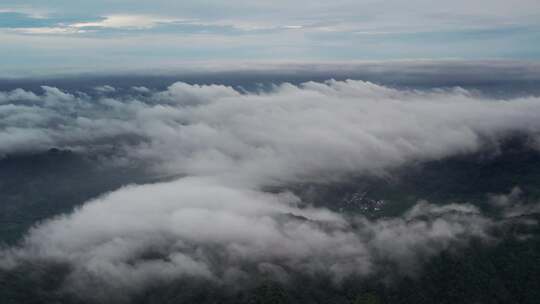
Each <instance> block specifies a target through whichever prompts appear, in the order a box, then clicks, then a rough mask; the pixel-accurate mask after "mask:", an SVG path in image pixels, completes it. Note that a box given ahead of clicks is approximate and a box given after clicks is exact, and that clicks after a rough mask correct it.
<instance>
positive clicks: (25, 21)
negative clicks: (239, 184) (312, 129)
mask: <svg viewBox="0 0 540 304" xmlns="http://www.w3.org/2000/svg"><path fill="white" fill-rule="evenodd" d="M539 29H540V2H539V1H537V0H517V1H511V2H510V1H503V0H475V1H465V0H455V1H428V0H409V1H404V0H390V1H381V0H335V1H322V0H311V1H305V0H299V1H284V0H275V1H246V0H231V1H217V0H205V1H194V0H186V1H166V0H157V1H143V0H135V1H126V0H114V1H111V0H109V1H105V0H95V1H83V2H82V1H71V0H50V1H39V0H22V1H21V0H3V1H2V2H1V3H0V42H1V47H0V58H1V59H0V70H1V73H0V74H1V76H24V75H34V74H41V75H42V74H62V73H70V72H81V71H86V72H88V71H91V72H96V71H127V70H145V69H146V70H156V69H158V70H159V69H175V68H181V67H183V66H197V64H200V63H203V62H204V63H206V64H208V63H209V62H210V63H214V64H217V65H219V64H225V63H227V64H231V63H232V64H234V63H236V62H240V61H241V62H253V63H257V62H276V61H277V62H347V61H366V60H367V61H369V60H405V59H406V60H416V59H426V58H427V59H454V58H458V59H467V60H476V59H512V60H537V59H539V58H540V30H539Z"/></svg>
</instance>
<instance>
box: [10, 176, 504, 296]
mask: <svg viewBox="0 0 540 304" xmlns="http://www.w3.org/2000/svg"><path fill="white" fill-rule="evenodd" d="M296 203H298V199H297V198H296V197H294V196H293V195H291V194H288V193H280V194H269V193H264V192H260V191H252V190H246V189H241V188H234V187H228V186H224V185H222V184H221V183H219V182H216V181H215V180H212V179H206V178H183V179H179V180H176V181H173V182H168V183H161V184H154V185H143V186H129V187H125V188H123V189H121V190H119V191H116V192H113V193H111V194H108V195H106V196H104V197H102V198H99V199H96V200H93V201H91V202H88V203H87V204H85V205H84V206H83V207H81V208H80V209H78V210H76V211H75V212H74V213H73V214H70V215H66V216H60V217H57V218H55V219H52V220H50V221H47V222H45V223H43V224H41V225H39V226H36V227H35V228H34V229H32V230H31V231H30V233H29V234H28V236H27V237H26V238H25V240H24V243H23V244H22V247H20V248H13V249H11V250H9V251H4V252H3V253H2V254H3V256H2V258H1V259H0V261H1V262H0V266H1V267H4V269H9V268H10V267H14V266H15V265H17V264H18V263H19V262H20V261H26V262H30V263H32V262H38V263H39V261H58V262H64V263H69V264H70V265H72V267H73V269H72V271H71V273H70V275H69V278H68V280H67V281H66V282H68V283H67V286H66V289H67V290H77V292H78V293H82V294H85V295H86V293H88V296H89V297H90V298H92V297H93V296H95V293H93V292H92V291H88V289H87V288H86V287H84V286H88V284H89V282H93V284H96V282H97V284H98V285H99V286H100V290H102V292H103V291H105V294H106V295H107V297H108V299H110V298H111V297H113V298H114V295H115V294H117V293H116V292H115V291H117V290H124V292H125V293H126V294H131V293H133V292H135V291H137V290H139V289H143V288H144V287H145V286H148V285H149V284H151V283H152V282H155V281H156V280H157V281H163V280H165V281H170V280H174V279H178V278H182V277H186V276H187V277H190V276H194V277H199V278H200V277H202V278H205V279H208V280H211V281H215V282H218V283H220V284H223V283H224V284H232V283H239V282H242V280H245V279H246V278H249V277H251V276H253V275H262V274H267V273H268V271H270V272H272V269H274V271H275V269H281V271H282V272H283V273H281V276H282V277H284V278H286V277H287V276H288V275H289V274H290V273H289V272H290V271H292V272H296V273H298V272H300V273H305V274H308V275H309V274H316V273H325V274H329V275H331V276H332V278H333V279H334V280H336V281H339V280H341V279H342V278H344V277H346V276H348V275H353V274H354V275H361V276H366V275H369V274H372V273H374V272H377V271H379V269H378V265H379V263H381V262H382V261H384V263H385V265H386V267H389V266H390V265H396V267H397V269H398V270H399V271H403V272H405V273H409V274H410V273H411V272H412V271H414V270H416V268H417V265H418V264H419V263H420V262H421V261H423V260H424V259H426V258H428V257H430V256H432V255H434V254H436V253H438V252H440V251H442V250H444V249H446V248H448V247H449V246H459V245H465V244H467V243H468V241H469V240H470V239H471V238H485V237H486V234H487V233H488V230H489V229H490V228H491V226H492V225H493V223H492V222H491V221H490V220H489V219H487V218H485V217H483V216H482V215H480V214H478V213H476V212H470V210H468V209H467V208H461V207H460V206H459V205H455V207H456V208H453V213H450V212H449V211H448V210H446V211H444V212H436V213H433V212H432V210H429V207H430V206H431V205H429V204H428V203H425V202H424V203H422V206H423V207H422V212H421V213H418V212H417V213H415V214H412V213H411V214H409V215H408V216H407V217H405V218H395V219H382V220H378V221H370V220H367V219H365V218H346V217H344V216H343V215H340V214H336V213H333V212H331V211H328V210H326V209H318V208H309V207H308V208H298V207H296ZM439 211H440V210H439ZM420 215H421V216H424V217H425V216H433V217H432V218H428V219H421V218H420V217H419V216H420ZM96 219H99V221H97V220H96ZM150 254H151V255H150ZM150 256H153V258H151V257H150ZM145 257H146V258H145ZM253 269H255V270H253ZM285 269H287V270H285ZM253 271H255V273H253ZM85 290H86V291H85ZM96 300H98V301H99V300H100V299H96Z"/></svg>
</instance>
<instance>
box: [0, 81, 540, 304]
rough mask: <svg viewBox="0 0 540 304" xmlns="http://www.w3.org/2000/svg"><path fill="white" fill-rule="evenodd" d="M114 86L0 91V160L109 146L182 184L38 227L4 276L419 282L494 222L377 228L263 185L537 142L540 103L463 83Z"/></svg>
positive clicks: (444, 219)
mask: <svg viewBox="0 0 540 304" xmlns="http://www.w3.org/2000/svg"><path fill="white" fill-rule="evenodd" d="M103 88H105V87H101V88H99V89H97V90H98V91H99V97H90V96H88V95H86V94H84V93H77V92H72V93H68V92H63V91H61V90H59V89H57V88H52V87H46V86H44V87H43V93H42V94H35V93H33V92H29V91H24V90H21V89H18V90H14V91H10V92H0V130H1V131H0V153H2V154H9V153H20V152H29V151H36V150H40V149H48V148H50V147H60V148H70V149H75V150H79V151H83V152H92V151H107V153H109V154H108V155H112V156H110V157H111V159H110V161H115V162H117V163H118V164H119V165H126V164H130V163H144V164H148V165H149V169H148V170H149V172H151V173H155V174H175V175H182V176H185V177H183V178H180V179H178V180H175V181H170V182H166V183H159V184H152V185H141V186H128V187H125V188H122V189H120V190H118V191H116V192H113V193H110V194H107V195H105V196H103V197H101V198H98V199H96V200H93V201H91V202H88V203H86V204H85V205H84V206H82V207H81V208H79V209H77V210H76V211H75V212H73V213H72V214H69V215H64V216H60V217H57V218H54V219H51V220H49V221H47V222H44V223H41V224H39V225H37V226H36V227H35V228H33V229H32V230H31V231H30V232H29V233H28V235H27V237H26V238H25V240H24V242H23V243H21V245H20V246H19V247H16V248H10V249H6V250H4V251H3V252H2V253H1V256H0V266H1V267H2V268H4V269H10V268H13V267H16V266H17V265H19V264H20V263H22V262H24V261H40V260H51V261H60V262H66V263H69V264H70V265H72V271H71V272H70V275H69V280H67V281H66V282H69V283H67V286H66V288H67V289H68V290H69V289H75V290H84V289H85V288H83V287H81V286H87V284H88V283H89V282H93V283H94V284H95V283H96V282H98V283H99V284H100V286H102V287H103V288H100V289H99V290H101V291H102V292H103V294H102V295H107V294H108V293H114V292H115V291H118V290H119V288H121V289H122V290H128V291H134V290H137V289H138V288H140V287H142V286H145V285H146V284H150V283H151V282H155V281H156V280H173V279H176V278H179V277H182V276H186V275H187V276H197V277H202V278H206V279H208V280H212V281H217V282H225V283H227V282H239V281H242V280H248V279H249V276H250V275H251V274H253V273H256V274H258V275H264V276H269V277H271V278H273V279H276V280H282V281H286V280H287V277H288V275H289V273H290V272H291V271H297V272H303V273H307V274H316V273H321V272H322V273H325V274H329V275H331V276H332V278H334V280H336V281H339V280H340V279H342V278H343V277H344V276H347V275H351V274H355V275H370V274H373V273H374V272H377V271H378V265H381V263H383V262H384V264H386V265H393V266H394V267H395V269H396V271H403V272H407V273H409V272H411V271H412V270H414V269H415V268H416V267H415V265H416V264H418V263H419V262H421V261H422V260H424V259H425V258H427V257H429V256H432V255H434V254H437V253H439V252H441V251H442V250H445V249H448V248H450V247H451V246H457V245H464V244H467V242H469V241H470V240H472V239H482V240H486V241H489V240H490V239H491V236H490V233H489V232H490V230H491V229H493V228H495V227H496V226H497V225H498V224H497V223H496V222H494V220H493V219H491V218H488V217H486V216H485V215H483V214H482V213H481V212H480V211H479V210H478V209H476V208H475V207H474V206H471V205H468V204H452V205H446V206H435V205H431V204H429V203H427V202H420V203H418V204H417V205H416V206H414V207H413V208H412V209H411V210H409V211H408V212H407V213H406V214H404V215H403V216H402V217H400V218H390V219H379V220H369V219H367V218H364V217H361V216H354V215H343V214H339V213H335V212H331V211H329V210H327V209H324V208H315V207H310V206H309V202H300V201H299V199H298V198H297V197H296V196H294V195H293V194H291V193H288V192H283V193H277V194H276V193H267V192H264V191H263V190H262V189H264V187H266V186H275V185H279V186H284V187H286V186H287V184H288V183H295V182H326V181H334V180H336V179H339V178H343V177H346V176H347V175H349V174H384V173H385V172H386V170H388V169H391V168H394V167H397V166H400V165H403V164H407V163H410V162H414V161H425V160H433V159H440V158H444V157H448V156H452V155H456V154H461V153H471V152H476V151H478V150H480V149H483V148H486V147H490V148H496V146H497V143H498V141H500V140H502V139H504V138H505V137H507V136H510V135H513V134H516V133H518V134H525V135H526V136H528V137H529V138H530V141H531V144H532V145H533V146H534V144H537V143H538V138H539V137H538V134H540V133H539V132H540V119H538V117H540V98H537V97H529V98H517V99H513V100H492V99H486V98H483V97H480V96H477V95H475V94H473V93H471V92H468V91H466V90H463V89H459V88H456V89H453V90H431V91H400V90H395V89H392V88H388V87H383V86H379V85H375V84H372V83H368V82H362V81H352V80H349V81H328V82H326V83H315V82H308V83H304V84H302V85H299V86H294V85H291V84H282V85H278V86H275V88H274V89H273V90H271V91H270V92H260V93H241V92H238V91H236V90H234V89H233V88H231V87H226V86H221V85H211V86H198V85H188V84H185V83H175V84H173V85H171V86H170V87H169V88H168V89H167V90H165V91H154V90H152V89H148V88H142V87H137V88H133V89H132V90H129V91H121V90H119V89H116V88H113V87H107V88H106V89H103ZM119 92H120V93H119ZM108 94H111V95H110V96H109V95H108ZM113 95H114V96H113ZM515 191H518V190H515ZM516 195H517V194H516V193H514V192H512V193H511V194H510V195H508V196H498V197H496V196H494V197H493V198H492V201H493V204H494V205H496V206H499V207H500V208H501V210H503V211H501V212H502V213H503V214H504V215H505V216H512V215H524V214H527V212H536V210H537V209H538V208H536V207H534V208H529V207H527V208H524V207H519V206H518V207H516V208H514V209H511V208H512V204H513V203H512V202H513V199H511V198H512V197H515V196H516ZM518 211H519V212H518ZM512 212H513V213H512ZM516 212H517V213H516ZM79 287H80V288H79ZM86 290H88V289H86ZM93 296H100V294H99V293H94V294H93Z"/></svg>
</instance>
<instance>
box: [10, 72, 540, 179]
mask: <svg viewBox="0 0 540 304" xmlns="http://www.w3.org/2000/svg"><path fill="white" fill-rule="evenodd" d="M113 89H114V88H112V87H109V88H108V90H105V91H103V90H101V95H100V96H99V97H90V96H88V95H86V94H84V93H77V92H72V93H68V92H63V91H61V90H59V89H57V88H53V87H47V86H43V94H41V95H37V94H35V93H33V92H29V91H24V90H21V89H18V90H14V91H10V92H1V93H0V118H1V119H0V128H1V132H0V153H2V154H6V153H16V152H20V151H32V150H39V149H48V148H50V147H53V146H54V147H60V148H71V149H75V150H96V149H100V148H107V149H110V148H111V147H114V151H116V153H117V154H118V156H120V157H122V158H126V159H129V160H133V161H147V162H149V163H151V164H152V165H153V169H154V170H156V171H159V172H162V173H172V174H184V175H197V176H213V177H222V178H223V179H224V180H227V181H231V180H235V181H238V182H242V183H250V184H253V185H255V186H260V185H267V184H269V183H275V182H278V183H281V182H291V181H293V182H294V181H306V179H307V180H313V179H326V178H331V177H335V176H336V175H342V174H346V173H359V172H360V173H366V172H369V173H381V172H382V171H384V170H385V169H387V168H391V167H394V166H399V165H401V164H404V163H406V162H410V161H417V160H419V161H422V160H431V159H439V158H443V157H447V156H451V155H455V154H459V153H469V152H474V151H477V150H479V149H481V148H482V147H484V145H485V144H486V143H490V144H493V143H496V142H497V141H498V140H500V139H502V138H504V137H505V136H508V135H509V134H513V133H523V134H526V135H528V136H530V138H531V142H534V141H537V138H538V134H539V131H540V120H539V119H538V114H539V113H540V98H538V97H528V98H516V99H512V100H491V99H487V98H482V97H480V96H476V95H475V94H473V93H471V92H468V91H466V90H463V89H460V88H456V89H453V90H432V91H401V90H395V89H391V88H387V87H384V86H379V85H375V84H372V83H369V82H362V81H353V80H349V81H343V82H342V81H328V82H326V83H316V82H308V83H304V84H302V85H299V86H294V85H291V84H282V85H279V86H276V87H275V88H274V89H273V90H271V91H270V92H260V93H241V92H238V91H236V90H234V89H233V88H231V87H227V86H222V85H209V86H206V85H203V86H199V85H188V84H185V83H175V84H173V85H171V86H170V87H169V88H168V89H167V90H165V91H151V90H149V89H147V90H144V91H141V88H135V89H133V90H129V91H122V92H120V93H119V94H115V95H114V96H110V97H107V93H111V92H113ZM145 89H146V88H145Z"/></svg>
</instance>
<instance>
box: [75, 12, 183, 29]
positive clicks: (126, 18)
mask: <svg viewBox="0 0 540 304" xmlns="http://www.w3.org/2000/svg"><path fill="white" fill-rule="evenodd" d="M177 21H179V20H178V19H172V18H166V17H158V16H149V15H109V16H105V18H104V19H103V20H101V21H96V22H79V23H73V24H70V25H69V27H72V28H92V27H99V28H112V29H147V28H152V27H155V26H157V25H159V24H163V23H172V22H177Z"/></svg>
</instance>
